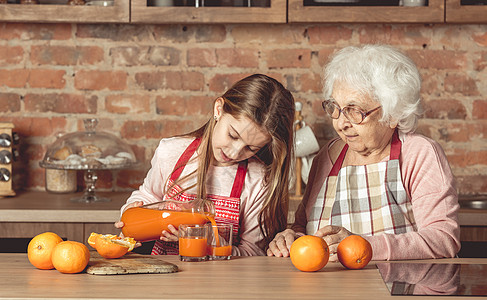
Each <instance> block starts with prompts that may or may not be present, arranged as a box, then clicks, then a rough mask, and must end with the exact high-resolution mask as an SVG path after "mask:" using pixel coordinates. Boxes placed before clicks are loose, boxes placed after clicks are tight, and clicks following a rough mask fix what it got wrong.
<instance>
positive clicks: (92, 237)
mask: <svg viewBox="0 0 487 300" xmlns="http://www.w3.org/2000/svg"><path fill="white" fill-rule="evenodd" d="M99 236H104V237H108V238H110V239H119V238H120V237H119V236H118V235H114V234H100V233H96V232H92V233H91V234H90V236H89V237H88V245H90V246H91V247H93V248H95V242H96V238H97V237H99ZM95 249H96V248H95Z"/></svg>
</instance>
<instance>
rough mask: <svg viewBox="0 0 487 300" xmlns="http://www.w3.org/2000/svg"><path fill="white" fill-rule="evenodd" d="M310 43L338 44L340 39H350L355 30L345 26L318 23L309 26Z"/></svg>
mask: <svg viewBox="0 0 487 300" xmlns="http://www.w3.org/2000/svg"><path fill="white" fill-rule="evenodd" d="M307 33H308V36H309V43H310V44H325V45H334V46H335V45H336V43H338V42H340V41H349V40H350V39H351V38H352V33H353V30H352V29H351V28H347V27H344V26H335V25H318V26H310V27H309V28H308V31H307Z"/></svg>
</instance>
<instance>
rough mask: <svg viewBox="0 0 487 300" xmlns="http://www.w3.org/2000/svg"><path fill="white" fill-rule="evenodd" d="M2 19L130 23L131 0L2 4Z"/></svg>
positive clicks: (40, 21)
mask: <svg viewBox="0 0 487 300" xmlns="http://www.w3.org/2000/svg"><path fill="white" fill-rule="evenodd" d="M0 20H1V21H9V22H39V23H129V22H130V0H115V3H114V5H113V6H106V7H103V6H86V5H57V4H37V5H22V4H2V5H0Z"/></svg>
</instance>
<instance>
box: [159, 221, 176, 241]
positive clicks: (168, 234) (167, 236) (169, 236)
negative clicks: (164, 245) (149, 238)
mask: <svg viewBox="0 0 487 300" xmlns="http://www.w3.org/2000/svg"><path fill="white" fill-rule="evenodd" d="M167 229H169V231H167V230H163V231H162V234H161V237H160V240H161V241H164V242H177V241H178V240H179V238H178V230H177V229H176V227H174V226H172V225H171V224H169V225H168V226H167Z"/></svg>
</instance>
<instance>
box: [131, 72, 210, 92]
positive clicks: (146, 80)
mask: <svg viewBox="0 0 487 300" xmlns="http://www.w3.org/2000/svg"><path fill="white" fill-rule="evenodd" d="M135 80H136V82H137V84H138V85H139V86H141V87H143V88H144V89H146V90H158V89H172V90H189V91H200V90H203V88H204V85H205V79H204V76H203V74H201V73H199V72H172V71H171V72H140V73H137V74H135Z"/></svg>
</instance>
